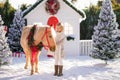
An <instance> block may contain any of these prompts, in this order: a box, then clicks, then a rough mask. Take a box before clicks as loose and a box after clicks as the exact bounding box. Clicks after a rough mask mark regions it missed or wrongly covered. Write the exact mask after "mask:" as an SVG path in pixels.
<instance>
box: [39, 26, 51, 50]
mask: <svg viewBox="0 0 120 80" xmlns="http://www.w3.org/2000/svg"><path fill="white" fill-rule="evenodd" d="M48 32H49V31H48V27H46V28H45V32H44V34H43V36H42V37H41V40H43V39H44V38H46V40H47V44H48V45H44V44H43V43H42V45H43V47H44V48H45V49H46V50H48V48H49V47H50V42H49V40H48V35H47V33H48Z"/></svg>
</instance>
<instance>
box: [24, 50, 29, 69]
mask: <svg viewBox="0 0 120 80" xmlns="http://www.w3.org/2000/svg"><path fill="white" fill-rule="evenodd" d="M24 53H25V59H26V63H25V66H24V69H27V68H28V64H29V61H30V54H29V53H28V52H27V51H25V50H24Z"/></svg>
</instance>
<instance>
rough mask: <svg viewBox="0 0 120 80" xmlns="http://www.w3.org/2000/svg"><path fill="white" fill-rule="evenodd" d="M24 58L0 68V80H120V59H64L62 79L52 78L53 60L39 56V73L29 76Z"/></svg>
mask: <svg viewBox="0 0 120 80" xmlns="http://www.w3.org/2000/svg"><path fill="white" fill-rule="evenodd" d="M24 64H25V57H24V56H22V58H14V59H13V64H12V65H9V66H2V67H1V68H0V80H120V59H119V60H116V61H110V62H108V65H105V64H104V62H103V61H101V60H96V59H92V58H90V57H88V56H79V57H74V58H70V57H67V58H65V59H64V70H63V74H64V75H63V76H62V77H55V76H53V72H54V59H53V58H47V57H42V56H40V59H39V71H40V73H38V74H34V75H32V76H31V75H30V68H29V69H28V70H25V69H24V68H23V67H24Z"/></svg>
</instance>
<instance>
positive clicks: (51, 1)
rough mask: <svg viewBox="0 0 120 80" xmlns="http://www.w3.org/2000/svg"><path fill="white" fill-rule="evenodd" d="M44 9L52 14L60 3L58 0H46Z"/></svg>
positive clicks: (58, 7) (56, 10)
mask: <svg viewBox="0 0 120 80" xmlns="http://www.w3.org/2000/svg"><path fill="white" fill-rule="evenodd" d="M45 9H46V11H47V12H48V13H50V14H51V15H54V14H56V13H57V12H58V10H59V9H60V3H59V2H58V0H47V1H46V3H45Z"/></svg>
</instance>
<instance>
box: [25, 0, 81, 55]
mask: <svg viewBox="0 0 120 80" xmlns="http://www.w3.org/2000/svg"><path fill="white" fill-rule="evenodd" d="M45 1H46V0H45ZM45 1H43V2H42V3H40V4H39V5H38V6H37V7H36V8H35V9H34V10H32V11H31V12H30V13H28V14H27V15H26V16H25V18H27V23H28V24H29V25H32V24H34V23H36V22H38V23H39V22H41V23H42V24H44V25H46V24H47V20H48V18H49V17H50V15H49V14H48V13H47V12H46V11H45ZM59 2H60V9H59V11H58V13H57V14H56V15H55V16H56V17H57V18H58V19H59V21H60V22H61V23H63V24H64V23H69V24H70V25H72V27H73V33H74V34H73V35H74V36H75V39H74V41H73V40H71V41H67V40H65V48H64V49H65V56H67V55H69V56H78V55H79V39H80V38H79V36H80V25H79V24H80V22H79V19H80V18H81V16H80V15H79V14H78V13H77V12H76V11H75V10H73V9H72V8H71V7H70V6H68V5H67V4H66V3H65V2H63V1H62V0H59ZM66 36H67V35H66Z"/></svg>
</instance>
